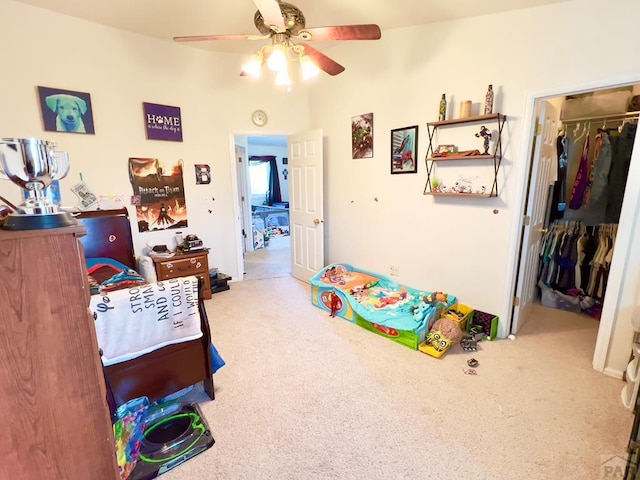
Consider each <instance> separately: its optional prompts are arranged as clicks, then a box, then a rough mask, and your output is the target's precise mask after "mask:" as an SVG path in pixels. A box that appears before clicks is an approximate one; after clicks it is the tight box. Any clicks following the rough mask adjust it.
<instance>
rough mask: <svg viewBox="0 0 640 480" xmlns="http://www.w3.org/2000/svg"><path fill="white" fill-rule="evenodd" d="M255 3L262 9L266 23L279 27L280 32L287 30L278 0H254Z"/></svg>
mask: <svg viewBox="0 0 640 480" xmlns="http://www.w3.org/2000/svg"><path fill="white" fill-rule="evenodd" d="M253 3H255V5H256V7H257V8H258V10H260V13H261V14H262V18H263V19H264V23H265V24H267V25H268V26H274V27H277V28H278V29H279V30H278V31H279V32H284V31H285V30H286V28H285V26H284V18H283V17H282V11H281V10H280V4H279V3H278V2H277V1H276V0H253Z"/></svg>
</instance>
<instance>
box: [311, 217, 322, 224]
mask: <svg viewBox="0 0 640 480" xmlns="http://www.w3.org/2000/svg"><path fill="white" fill-rule="evenodd" d="M313 223H314V224H316V225H320V224H321V223H324V220H320V219H319V218H314V219H313Z"/></svg>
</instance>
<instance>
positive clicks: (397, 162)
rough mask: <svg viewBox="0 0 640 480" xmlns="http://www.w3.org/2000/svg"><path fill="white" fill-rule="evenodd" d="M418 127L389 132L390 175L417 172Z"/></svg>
mask: <svg viewBox="0 0 640 480" xmlns="http://www.w3.org/2000/svg"><path fill="white" fill-rule="evenodd" d="M417 156H418V126H417V125H413V126H411V127H403V128H396V129H394V130H391V173H392V174H393V173H417V172H418V161H417Z"/></svg>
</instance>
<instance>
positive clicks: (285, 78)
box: [276, 68, 291, 86]
mask: <svg viewBox="0 0 640 480" xmlns="http://www.w3.org/2000/svg"><path fill="white" fill-rule="evenodd" d="M276 85H286V86H288V85H291V78H289V71H288V70H287V69H286V68H285V69H284V70H281V71H279V72H278V73H276Z"/></svg>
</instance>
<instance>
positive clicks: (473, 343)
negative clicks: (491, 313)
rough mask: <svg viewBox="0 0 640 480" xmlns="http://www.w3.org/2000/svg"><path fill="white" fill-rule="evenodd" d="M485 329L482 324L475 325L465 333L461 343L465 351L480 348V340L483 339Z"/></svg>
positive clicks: (473, 350)
mask: <svg viewBox="0 0 640 480" xmlns="http://www.w3.org/2000/svg"><path fill="white" fill-rule="evenodd" d="M483 336H484V330H483V328H482V326H479V325H474V326H473V327H471V329H470V330H469V332H467V333H465V334H464V336H463V337H462V340H460V345H461V346H462V349H463V350H464V351H465V352H475V351H476V350H478V342H479V341H480V340H482V337H483Z"/></svg>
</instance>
